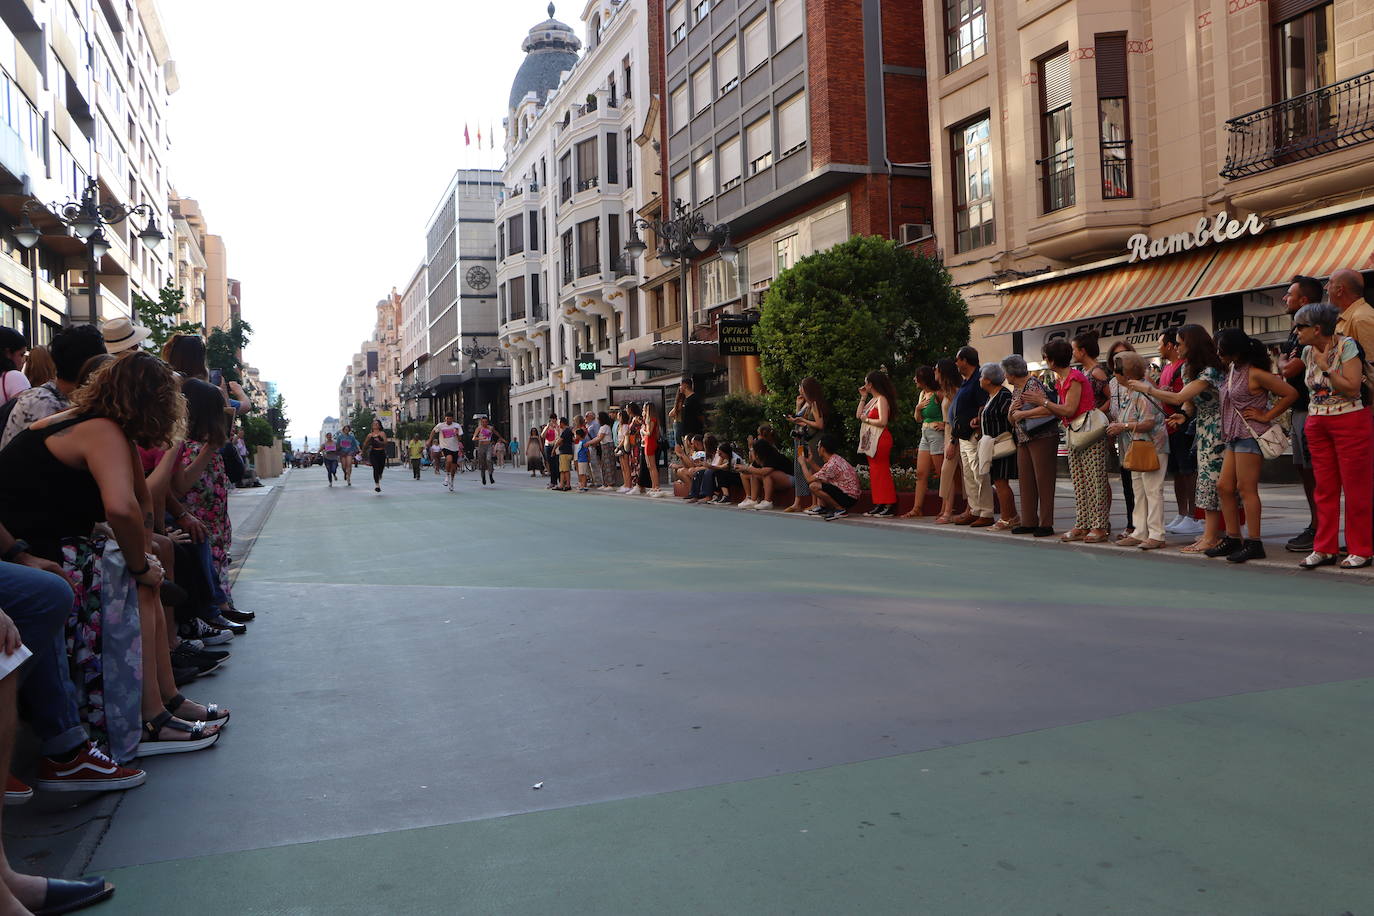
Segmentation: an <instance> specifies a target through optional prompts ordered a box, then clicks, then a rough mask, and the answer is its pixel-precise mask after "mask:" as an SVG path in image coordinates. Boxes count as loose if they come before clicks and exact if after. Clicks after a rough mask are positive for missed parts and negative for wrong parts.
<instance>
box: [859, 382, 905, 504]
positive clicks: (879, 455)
mask: <svg viewBox="0 0 1374 916" xmlns="http://www.w3.org/2000/svg"><path fill="white" fill-rule="evenodd" d="M896 406H897V389H896V387H894V386H893V384H892V379H890V378H888V377H887V373H886V372H881V371H877V372H870V373H868V375H867V376H865V378H864V383H863V386H862V387H860V388H859V410H858V414H857V416H858V418H859V422H860V423H861V424H862V426H863V429H864V430H865V433H864V435H863V436H861V441H865V440H866V439H867V437H869V436H873V435H876V436H877V437H878V442H877V451H875V452H874V453H873V454H872V455H869V456H868V487H869V493H870V495H871V496H872V498H873V508H872V509H869V510H868V511H867V512H865V513H864V515H871V516H873V517H875V518H890V517H891V516H894V515H896V514H897V487H896V485H895V484H893V482H892V432H891V430H889V429H888V428H887V427H888V424H889V423H890V422H891V421H892V417H893V416H894V413H893V411H894V409H895V408H896Z"/></svg>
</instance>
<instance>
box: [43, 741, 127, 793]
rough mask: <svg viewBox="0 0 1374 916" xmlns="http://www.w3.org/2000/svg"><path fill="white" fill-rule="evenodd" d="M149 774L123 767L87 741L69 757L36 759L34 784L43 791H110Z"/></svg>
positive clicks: (122, 787) (124, 786) (121, 787)
mask: <svg viewBox="0 0 1374 916" xmlns="http://www.w3.org/2000/svg"><path fill="white" fill-rule="evenodd" d="M147 778H148V774H147V773H145V772H143V771H142V770H135V769H133V768H131V767H122V766H120V765H119V764H117V763H115V762H114V761H113V760H111V759H110V758H109V757H107V756H105V753H104V751H102V750H101V749H100V748H98V747H96V746H95V743H94V742H91V741H87V742H86V744H85V746H84V747H82V748H81V749H80V750H79V751H78V752H77V754H76V756H75V757H73V758H72V759H71V760H69V761H67V762H65V763H61V762H58V761H56V760H53V759H52V758H51V757H40V758H39V760H38V778H37V779H35V780H34V781H33V784H34V786H36V787H37V788H39V789H42V790H43V791H45V792H110V791H113V790H115V789H132V788H133V787H134V786H141V785H143V782H144V780H146V779H147Z"/></svg>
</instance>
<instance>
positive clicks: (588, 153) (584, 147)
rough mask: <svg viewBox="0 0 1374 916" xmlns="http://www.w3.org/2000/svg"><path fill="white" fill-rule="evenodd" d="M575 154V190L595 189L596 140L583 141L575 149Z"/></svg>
mask: <svg viewBox="0 0 1374 916" xmlns="http://www.w3.org/2000/svg"><path fill="white" fill-rule="evenodd" d="M575 152H576V153H577V190H579V191H585V190H587V189H588V188H594V187H596V184H597V182H596V140H595V138H593V139H591V140H583V141H582V142H581V143H579V144H577V147H576V148H575Z"/></svg>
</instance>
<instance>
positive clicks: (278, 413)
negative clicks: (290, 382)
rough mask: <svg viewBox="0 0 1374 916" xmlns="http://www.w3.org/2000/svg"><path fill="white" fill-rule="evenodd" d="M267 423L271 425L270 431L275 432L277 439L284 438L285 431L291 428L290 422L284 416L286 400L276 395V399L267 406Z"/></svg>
mask: <svg viewBox="0 0 1374 916" xmlns="http://www.w3.org/2000/svg"><path fill="white" fill-rule="evenodd" d="M267 422H268V423H271V424H272V429H273V430H274V431H275V432H276V434H277V438H278V439H285V438H286V431H287V430H288V429H289V428H290V427H291V421H290V420H289V419H287V416H286V398H285V397H283V396H282V395H280V394H279V395H277V399H276V400H275V401H273V402H272V403H271V404H269V405H268V408H267Z"/></svg>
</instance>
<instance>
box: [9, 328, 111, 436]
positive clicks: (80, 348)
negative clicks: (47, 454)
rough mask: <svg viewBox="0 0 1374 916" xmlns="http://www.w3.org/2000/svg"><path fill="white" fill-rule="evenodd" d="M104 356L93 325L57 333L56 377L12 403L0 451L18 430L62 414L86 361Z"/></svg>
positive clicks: (54, 341)
mask: <svg viewBox="0 0 1374 916" xmlns="http://www.w3.org/2000/svg"><path fill="white" fill-rule="evenodd" d="M104 352H105V337H104V336H103V335H102V334H101V333H100V331H99V329H97V328H96V327H95V326H94V325H90V324H78V325H73V326H72V327H70V328H63V329H62V330H61V331H59V332H57V335H56V336H55V337H53V339H52V350H51V353H52V359H53V366H54V368H55V371H56V377H55V378H54V379H53V380H52V381H49V382H44V383H42V384H39V385H35V386H34V387H33V388H30V389H29V390H28V391H25V392H24V393H23V394H21V395H19V397H18V398H16V399H15V402H14V407H13V408H11V410H10V416H9V419H8V420H7V421H6V422H5V428H4V431H3V432H0V448H4V447H5V446H6V445H9V444H10V440H11V439H13V438H14V437H15V436H16V435H18V434H19V431H20V430H24V429H28V428H29V426H30V425H32V424H33V423H36V422H37V421H39V420H41V419H43V418H44V417H50V416H52V415H53V414H55V413H58V412H59V411H63V410H66V409H67V407H68V406H69V400H68V399H69V398H70V397H71V394H72V392H73V391H75V390H76V385H77V380H78V379H79V378H80V377H81V369H82V367H83V366H85V365H86V360H88V359H90V358H91V357H92V356H99V355H101V354H102V353H104Z"/></svg>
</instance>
